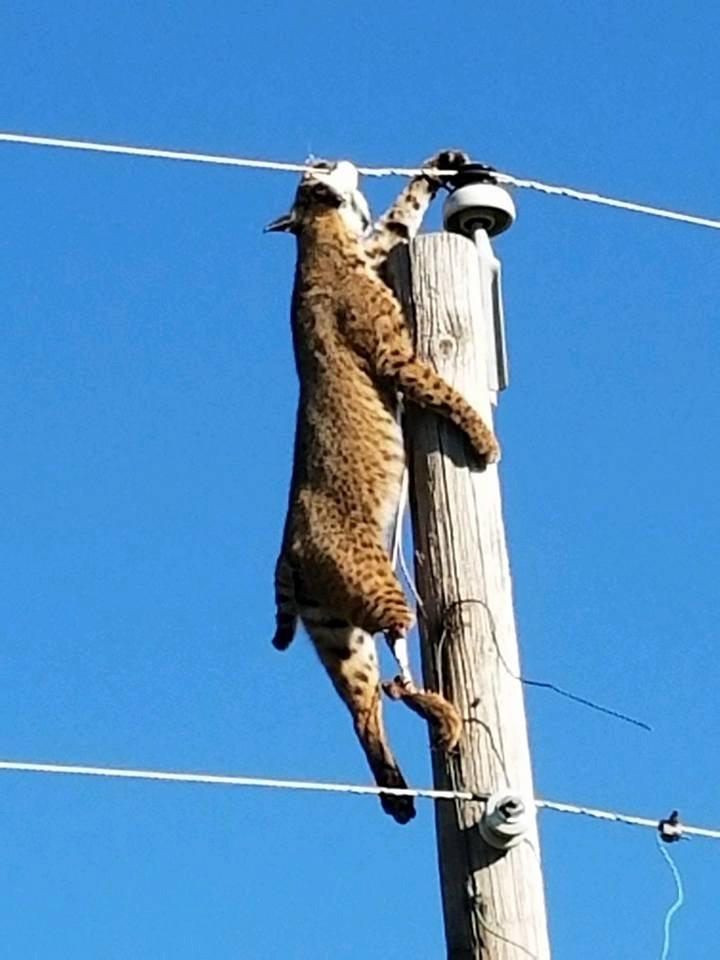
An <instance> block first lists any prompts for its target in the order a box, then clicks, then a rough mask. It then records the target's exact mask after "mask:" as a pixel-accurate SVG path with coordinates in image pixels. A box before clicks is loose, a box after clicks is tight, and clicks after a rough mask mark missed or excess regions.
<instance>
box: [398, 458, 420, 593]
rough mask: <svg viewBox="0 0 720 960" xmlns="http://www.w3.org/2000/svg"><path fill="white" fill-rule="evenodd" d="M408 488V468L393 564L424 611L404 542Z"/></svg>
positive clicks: (401, 490) (401, 487)
mask: <svg viewBox="0 0 720 960" xmlns="http://www.w3.org/2000/svg"><path fill="white" fill-rule="evenodd" d="M408 486H409V482H408V468H407V466H406V467H404V469H403V474H402V480H401V481H400V496H399V498H398V505H397V513H396V514H395V531H394V533H393V545H392V553H391V562H392V566H393V570H396V571H397V570H398V568H399V569H400V571H401V572H402V575H403V577H404V578H405V582H406V583H407V585H408V586H409V587H410V590H411V592H412V595H413V597H414V598H415V603H416V604H417V606H418V608H419V609H420V610H422V609H424V605H423V602H422V598H421V597H420V594H419V593H418V590H417V587H416V586H415V578H414V577H413V575H412V573H411V572H410V570H409V568H408V564H407V560H406V559H405V550H404V549H403V542H402V540H403V538H402V532H403V523H404V521H405V514H406V513H407V502H408Z"/></svg>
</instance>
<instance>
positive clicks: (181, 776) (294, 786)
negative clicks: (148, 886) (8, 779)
mask: <svg viewBox="0 0 720 960" xmlns="http://www.w3.org/2000/svg"><path fill="white" fill-rule="evenodd" d="M3 770H5V771H7V772H14V773H48V774H70V775H75V776H90V777H118V778H120V779H125V780H166V781H171V782H174V783H206V784H219V785H221V786H228V787H276V788H278V789H280V790H313V791H320V792H325V793H354V794H366V795H373V796H374V795H377V794H381V793H387V794H389V795H390V796H393V797H426V798H427V799H429V800H475V801H477V800H483V799H486V797H484V796H482V795H480V794H474V793H470V791H469V790H430V789H426V788H420V789H416V788H400V787H373V786H363V785H360V784H354V783H321V782H317V781H314V780H277V779H274V778H270V777H238V776H226V775H219V774H214V773H175V772H172V771H169V770H129V769H125V768H124V767H94V766H93V767H91V766H81V765H78V764H66V763H26V762H24V761H16V760H0V771H3ZM535 806H536V807H537V808H538V809H539V810H555V811H557V812H558V813H575V814H581V815H582V816H587V817H595V818H596V819H599V820H612V821H616V822H618V823H626V824H629V825H630V826H635V827H651V828H652V829H653V830H657V828H658V821H657V820H653V819H651V818H648V817H631V816H628V815H626V814H623V813H615V812H613V811H609V810H596V809H594V808H593V807H578V806H575V805H574V804H570V803H558V802H557V801H555V800H539V799H536V800H535ZM681 827H682V833H683V835H687V836H691V835H692V836H696V837H708V838H709V839H711V840H720V830H709V829H707V828H704V827H688V826H686V825H685V824H684V823H683V824H681Z"/></svg>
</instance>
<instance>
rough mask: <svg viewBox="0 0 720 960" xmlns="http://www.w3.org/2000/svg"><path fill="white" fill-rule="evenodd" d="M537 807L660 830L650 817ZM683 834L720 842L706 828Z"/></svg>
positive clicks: (550, 803) (550, 804)
mask: <svg viewBox="0 0 720 960" xmlns="http://www.w3.org/2000/svg"><path fill="white" fill-rule="evenodd" d="M535 806H536V807H537V808H538V809H539V810H555V811H557V812H558V813H576V814H579V815H580V816H583V817H594V818H595V819H596V820H613V821H615V822H617V823H627V824H629V825H630V826H631V827H652V828H653V829H654V830H657V828H658V821H657V820H651V819H650V818H649V817H631V816H628V815H627V814H624V813H614V812H613V811H610V810H596V809H594V808H593V807H578V806H575V805H574V804H571V803H557V802H556V801H555V800H536V801H535ZM682 833H683V835H685V834H692V835H693V836H696V837H708V838H709V839H710V840H720V830H708V829H706V828H704V827H686V826H685V824H684V823H683V824H682Z"/></svg>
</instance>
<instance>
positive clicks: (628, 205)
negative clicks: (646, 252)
mask: <svg viewBox="0 0 720 960" xmlns="http://www.w3.org/2000/svg"><path fill="white" fill-rule="evenodd" d="M493 177H494V178H495V179H496V180H497V182H498V183H508V184H511V185H512V186H514V187H521V188H522V189H524V190H539V191H540V192H541V193H547V194H550V195H551V196H555V197H569V198H570V199H571V200H587V201H588V202H589V203H599V204H602V205H603V206H606V207H617V208H619V209H620V210H630V211H631V212H632V213H645V214H648V215H649V216H651V217H664V218H665V219H666V220H679V221H681V222H682V223H694V224H695V225H696V226H698V227H710V228H711V229H712V230H720V220H712V219H710V218H709V217H696V216H694V215H693V214H691V213H679V212H678V211H676V210H665V209H664V208H663V207H651V206H648V205H647V204H645V203H634V202H633V201H631V200H617V199H615V198H613V197H605V196H603V195H602V194H599V193H586V192H585V191H583V190H575V189H574V188H573V187H556V186H553V185H552V184H549V183H540V181H539V180H522V179H520V177H513V176H512V175H511V174H508V173H497V174H495V173H494V174H493Z"/></svg>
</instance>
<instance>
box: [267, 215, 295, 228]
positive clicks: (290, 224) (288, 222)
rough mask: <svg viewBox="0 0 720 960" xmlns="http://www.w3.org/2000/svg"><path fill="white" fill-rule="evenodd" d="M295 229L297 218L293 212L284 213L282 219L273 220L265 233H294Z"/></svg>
mask: <svg viewBox="0 0 720 960" xmlns="http://www.w3.org/2000/svg"><path fill="white" fill-rule="evenodd" d="M294 227H295V216H294V214H293V212H292V211H290V213H284V214H283V215H282V216H281V217H278V218H277V219H276V220H272V221H271V222H270V223H268V225H267V226H266V227H265V229H264V231H263V233H282V232H286V233H287V232H292V230H293V228H294Z"/></svg>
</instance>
